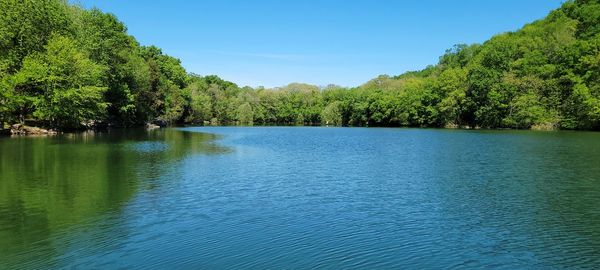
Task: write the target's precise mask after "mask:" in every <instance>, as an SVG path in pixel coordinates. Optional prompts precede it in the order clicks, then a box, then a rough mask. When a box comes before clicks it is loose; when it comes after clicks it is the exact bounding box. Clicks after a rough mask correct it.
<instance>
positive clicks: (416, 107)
mask: <svg viewBox="0 0 600 270" xmlns="http://www.w3.org/2000/svg"><path fill="white" fill-rule="evenodd" d="M0 13H1V16H0V122H1V123H7V124H8V123H16V122H23V121H25V120H27V119H33V120H35V121H38V122H39V123H43V124H44V125H47V126H52V127H56V128H63V129H76V128H86V127H92V126H121V127H127V126H135V125H140V124H143V123H146V122H151V121H155V120H160V121H165V122H169V123H173V124H177V123H179V124H181V123H194V124H285V125H291V124H295V125H339V126H414V127H482V128H517V129H528V128H536V129H556V128H560V129H582V130H598V129H600V3H599V1H598V0H574V1H567V2H565V3H564V4H563V5H562V6H561V7H560V8H558V9H556V10H553V11H552V12H550V14H549V15H548V16H546V17H545V18H544V19H541V20H538V21H535V22H532V23H530V24H527V25H525V26H524V27H523V28H521V29H520V30H518V31H515V32H508V33H502V34H499V35H496V36H494V37H492V38H491V39H490V40H488V41H486V42H484V43H483V44H473V45H455V46H454V47H453V48H451V49H449V50H447V51H446V53H445V54H444V55H443V56H441V57H440V59H439V62H438V63H437V64H436V65H432V66H428V67H427V68H425V69H423V70H420V71H414V72H407V73H404V74H401V75H398V76H386V75H382V76H379V77H377V78H375V79H373V80H371V81H368V82H366V83H365V84H363V85H361V86H358V87H353V88H343V87H339V86H335V85H330V86H326V87H318V86H313V85H307V84H300V83H293V84H290V85H287V86H284V87H279V88H274V89H265V88H263V87H258V88H250V87H239V86H238V85H236V84H234V83H232V82H229V81H225V80H223V79H221V78H219V77H217V76H200V75H196V74H191V73H188V72H186V70H185V69H184V68H183V67H182V66H181V62H180V61H179V60H178V59H176V58H173V57H171V56H168V55H165V54H164V53H163V52H162V51H161V50H160V49H159V48H157V47H154V46H141V45H140V44H139V43H138V42H137V41H136V40H135V38H134V37H132V36H130V35H128V34H127V28H126V27H125V26H124V25H123V23H122V22H120V21H119V20H118V19H117V18H116V17H115V16H114V15H112V14H107V13H103V12H101V11H100V10H98V9H90V10H86V9H83V8H81V7H78V6H75V5H70V4H68V3H67V2H66V1H61V0H35V1H34V0H0Z"/></svg>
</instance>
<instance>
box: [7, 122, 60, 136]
mask: <svg viewBox="0 0 600 270" xmlns="http://www.w3.org/2000/svg"><path fill="white" fill-rule="evenodd" d="M10 133H11V134H12V135H55V134H57V132H56V131H54V130H51V129H50V130H48V129H43V128H39V127H30V126H26V125H22V124H14V125H12V126H10Z"/></svg>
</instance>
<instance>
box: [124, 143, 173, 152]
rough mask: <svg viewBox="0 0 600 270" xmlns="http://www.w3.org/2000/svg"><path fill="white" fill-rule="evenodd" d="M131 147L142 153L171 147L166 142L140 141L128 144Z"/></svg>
mask: <svg viewBox="0 0 600 270" xmlns="http://www.w3.org/2000/svg"><path fill="white" fill-rule="evenodd" d="M128 147H129V149H131V150H133V151H136V152H141V153H153V152H161V151H166V150H168V149H169V145H168V144H167V143H165V142H138V143H132V144H130V145H128Z"/></svg>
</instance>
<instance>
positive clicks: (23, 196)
mask: <svg viewBox="0 0 600 270" xmlns="http://www.w3.org/2000/svg"><path fill="white" fill-rule="evenodd" d="M599 265H600V133H587V132H530V131H459V130H428V129H360V128H291V127H290V128H277V127H267V128H186V129H165V130H156V131H149V132H147V131H144V130H128V131H119V132H111V133H104V134H95V135H94V134H79V135H64V136H58V137H47V138H45V137H38V138H31V137H22V138H0V268H2V269H18V268H24V269H36V268H39V269H53V268H68V269H71V268H76V269H98V268H100V269H115V268H126V269H131V268H138V269H148V268H159V269H165V268H166V269H174V268H176V269H199V268H204V269H206V268H208V269H223V268H228V269H241V268H242V269H244V268H253V269H266V268H268V269H290V268H291V269H306V268H318V269H321V268H327V269H343V268H345V269H348V268H359V269H374V268H376V269H381V268H415V269H423V268H505V269H515V268H534V269H548V268H595V267H598V266H599Z"/></svg>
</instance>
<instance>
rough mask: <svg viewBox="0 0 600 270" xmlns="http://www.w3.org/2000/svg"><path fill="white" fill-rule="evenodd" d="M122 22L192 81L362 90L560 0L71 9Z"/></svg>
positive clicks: (255, 0) (240, 2)
mask: <svg viewBox="0 0 600 270" xmlns="http://www.w3.org/2000/svg"><path fill="white" fill-rule="evenodd" d="M71 2H74V3H79V4H81V5H83V6H84V7H87V8H90V7H94V6H95V7H98V8H99V9H101V10H102V11H105V12H110V13H113V14H115V15H117V17H118V18H119V19H120V20H121V21H123V22H124V23H125V24H126V25H127V27H128V29H129V34H131V35H133V36H135V37H136V38H137V40H138V41H139V42H140V43H141V44H142V45H156V46H158V47H160V48H162V49H163V52H165V53H167V54H169V55H171V56H174V57H177V58H179V59H181V61H182V63H183V66H184V67H185V68H186V69H187V70H188V72H194V73H197V74H200V75H210V74H215V75H219V76H220V77H222V78H224V79H226V80H230V81H233V82H235V83H237V84H239V85H241V86H244V85H249V86H261V85H262V86H266V87H274V86H282V85H285V84H288V83H291V82H305V83H311V84H316V85H327V84H330V83H333V84H338V85H342V86H357V85H360V84H362V83H364V82H366V81H367V80H369V79H372V78H374V77H376V76H377V75H380V74H389V75H397V74H400V73H403V72H405V71H408V70H418V69H422V68H424V67H426V66H427V65H429V64H435V63H437V61H438V58H439V56H441V55H442V54H443V53H444V51H445V50H446V49H447V48H450V47H452V45H454V44H459V43H467V44H470V43H481V42H483V41H485V40H487V39H489V38H490V37H491V36H492V35H494V34H497V33H501V32H507V31H514V30H517V29H519V28H520V27H521V26H522V25H523V24H525V23H528V22H532V21H534V20H536V19H541V18H543V17H544V16H545V15H546V14H547V13H548V12H549V11H550V10H552V9H555V8H558V7H559V6H560V4H561V3H562V2H563V1H562V0H497V1H484V0H463V1H459V0H454V1H451V0H445V1H443V0H438V1H434V0H406V1H399V0H398V1H392V0H389V1H385V0H287V1H284V0H279V1H278V0H206V1H189V0H168V1H166V0H165V1H159V0H143V1H142V0H126V1H125V0H72V1H71Z"/></svg>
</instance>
